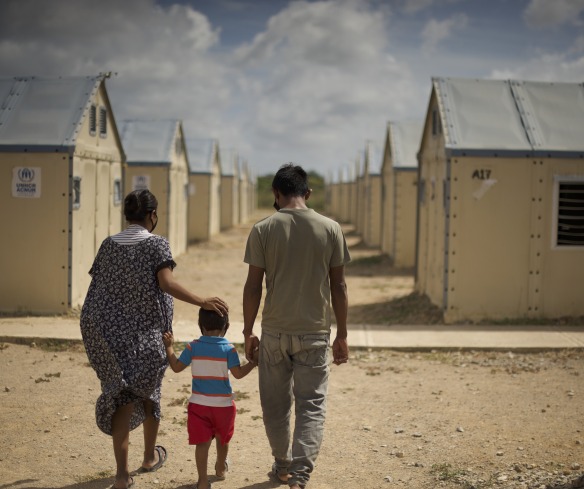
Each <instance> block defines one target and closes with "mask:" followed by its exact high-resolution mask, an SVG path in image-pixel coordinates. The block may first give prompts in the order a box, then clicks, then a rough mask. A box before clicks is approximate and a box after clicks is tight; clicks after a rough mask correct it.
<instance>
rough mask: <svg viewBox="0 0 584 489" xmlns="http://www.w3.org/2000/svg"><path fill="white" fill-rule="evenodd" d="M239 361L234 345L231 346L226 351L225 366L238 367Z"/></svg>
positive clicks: (229, 367)
mask: <svg viewBox="0 0 584 489" xmlns="http://www.w3.org/2000/svg"><path fill="white" fill-rule="evenodd" d="M240 365H241V362H240V361H239V354H238V353H237V350H236V349H235V347H233V348H231V350H229V352H228V353H227V368H228V369H232V368H233V367H239V366H240Z"/></svg>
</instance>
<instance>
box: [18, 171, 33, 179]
mask: <svg viewBox="0 0 584 489" xmlns="http://www.w3.org/2000/svg"><path fill="white" fill-rule="evenodd" d="M18 179H19V180H20V181H21V182H23V183H30V182H32V181H33V180H34V170H33V169H32V168H20V169H19V170H18Z"/></svg>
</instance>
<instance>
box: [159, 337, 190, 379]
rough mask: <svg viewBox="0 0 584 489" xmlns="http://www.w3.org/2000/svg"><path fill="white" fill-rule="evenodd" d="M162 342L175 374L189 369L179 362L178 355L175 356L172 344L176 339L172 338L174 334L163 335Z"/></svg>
mask: <svg viewBox="0 0 584 489" xmlns="http://www.w3.org/2000/svg"><path fill="white" fill-rule="evenodd" d="M162 341H163V343H164V348H165V349H166V358H168V363H169V365H170V368H171V369H172V371H173V372H182V371H183V370H184V369H185V368H187V366H188V365H185V364H184V363H182V362H179V361H178V358H176V355H175V354H174V348H173V347H172V344H173V342H174V337H173V336H172V333H170V332H168V331H167V332H166V333H164V334H163V335H162Z"/></svg>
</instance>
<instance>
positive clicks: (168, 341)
mask: <svg viewBox="0 0 584 489" xmlns="http://www.w3.org/2000/svg"><path fill="white" fill-rule="evenodd" d="M162 342H163V343H164V346H165V348H168V347H169V346H172V344H173V343H174V336H172V333H171V332H170V331H167V332H166V333H164V334H163V335H162Z"/></svg>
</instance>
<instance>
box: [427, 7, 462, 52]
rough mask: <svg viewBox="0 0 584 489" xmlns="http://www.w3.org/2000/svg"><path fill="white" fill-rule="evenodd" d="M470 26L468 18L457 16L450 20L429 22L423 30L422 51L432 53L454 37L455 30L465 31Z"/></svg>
mask: <svg viewBox="0 0 584 489" xmlns="http://www.w3.org/2000/svg"><path fill="white" fill-rule="evenodd" d="M467 24H468V17H467V16H466V15H464V14H456V15H454V16H452V17H450V18H449V19H445V20H435V19H432V20H430V21H428V22H427V23H426V25H425V27H424V29H423V30H422V49H423V50H424V51H425V52H426V53H431V52H432V51H434V50H435V49H436V47H437V46H438V44H440V43H441V42H442V41H444V40H446V39H448V38H449V37H450V36H452V34H453V32H454V31H455V30H459V29H464V28H465V27H466V26H467Z"/></svg>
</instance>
